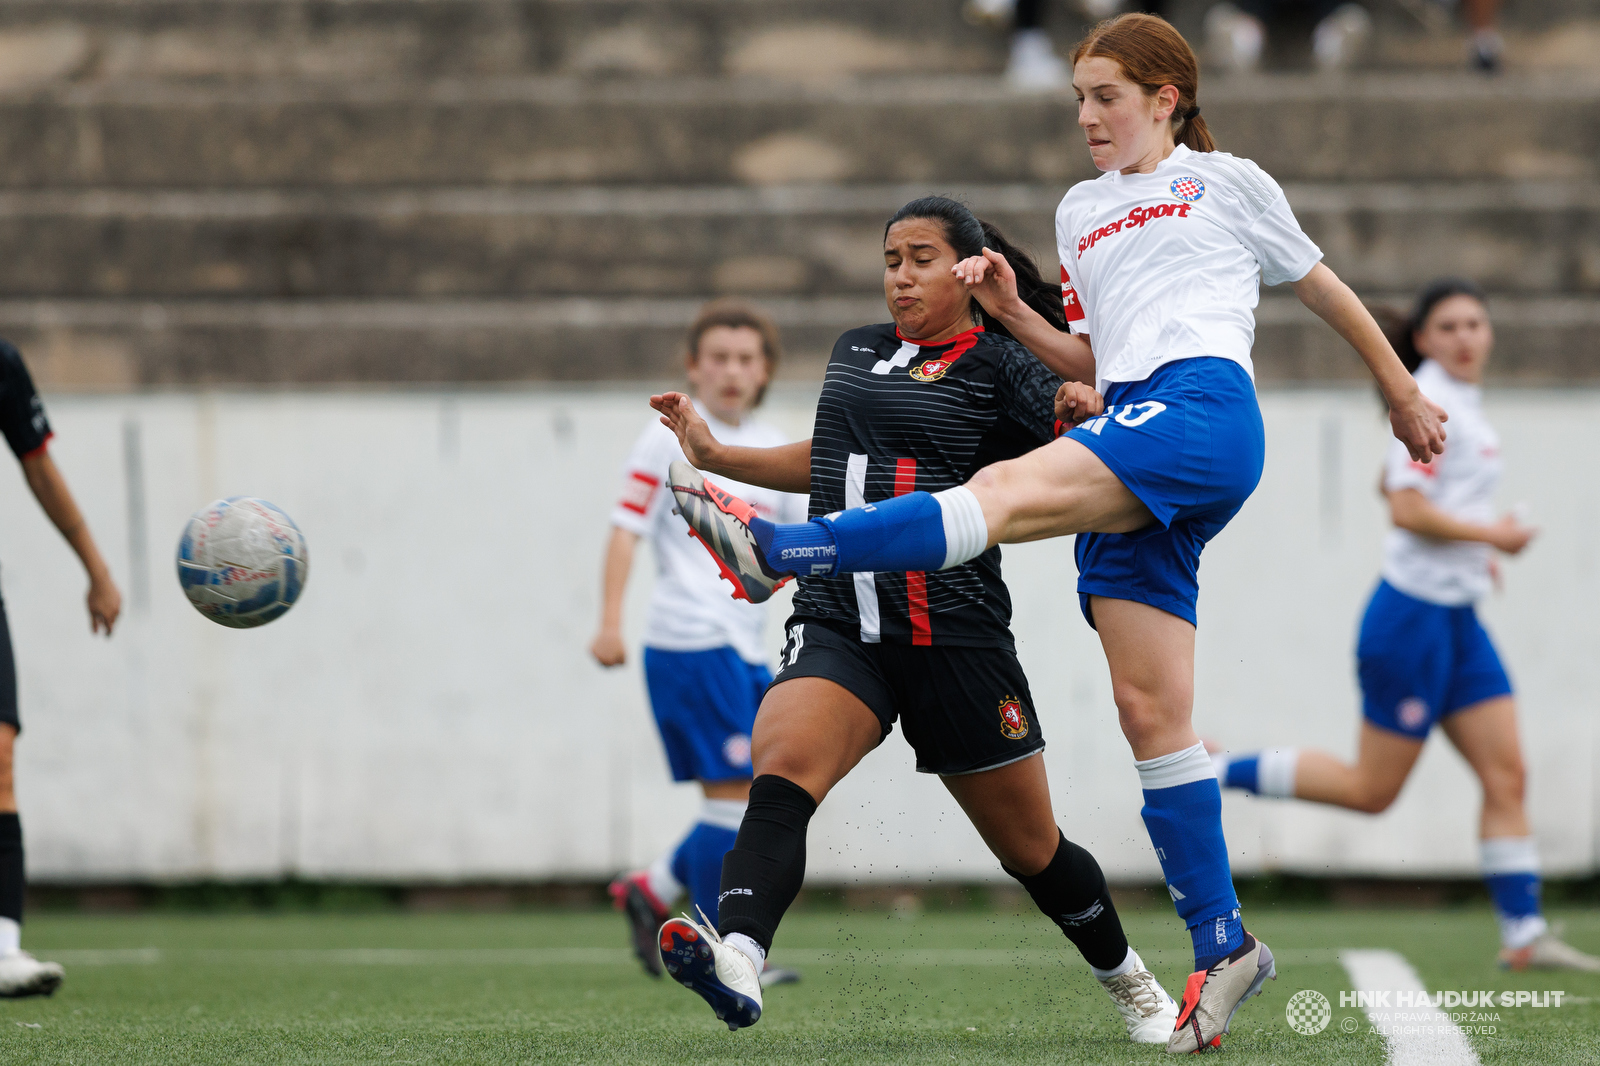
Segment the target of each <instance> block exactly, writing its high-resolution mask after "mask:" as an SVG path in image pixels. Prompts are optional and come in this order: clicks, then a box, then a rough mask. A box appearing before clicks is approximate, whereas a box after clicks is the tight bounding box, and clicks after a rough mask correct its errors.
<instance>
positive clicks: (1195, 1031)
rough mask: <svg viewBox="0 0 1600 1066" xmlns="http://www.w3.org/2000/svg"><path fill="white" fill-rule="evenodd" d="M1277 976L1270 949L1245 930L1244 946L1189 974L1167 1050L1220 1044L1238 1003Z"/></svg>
mask: <svg viewBox="0 0 1600 1066" xmlns="http://www.w3.org/2000/svg"><path fill="white" fill-rule="evenodd" d="M1277 976H1278V967H1277V965H1276V964H1275V963H1274V962H1273V961H1272V951H1271V949H1270V948H1268V947H1267V945H1265V944H1263V943H1262V942H1261V941H1259V940H1257V939H1256V938H1255V937H1253V936H1251V935H1250V934H1249V933H1245V935H1244V946H1242V947H1241V948H1239V950H1238V951H1235V952H1234V953H1233V954H1232V955H1229V956H1228V957H1227V958H1225V959H1223V960H1222V961H1221V962H1219V963H1217V964H1216V965H1215V966H1213V967H1211V969H1209V970H1196V971H1195V972H1194V973H1192V974H1190V975H1189V982H1188V984H1187V985H1185V986H1184V989H1183V1003H1182V1004H1181V1005H1180V1006H1179V1008H1178V1020H1177V1023H1176V1024H1175V1026H1174V1027H1173V1030H1172V1037H1171V1038H1170V1039H1169V1040H1168V1041H1167V1052H1168V1053H1169V1054H1173V1055H1188V1054H1192V1053H1194V1052H1197V1051H1203V1050H1205V1049H1206V1048H1208V1047H1213V1048H1220V1047H1221V1046H1222V1034H1223V1033H1226V1032H1227V1031H1228V1026H1230V1025H1232V1024H1233V1016H1234V1015H1235V1014H1237V1013H1238V1012H1239V1007H1240V1006H1242V1005H1243V1003H1244V1001H1245V1000H1247V999H1249V998H1250V997H1251V996H1253V995H1256V994H1257V993H1259V992H1260V991H1261V986H1262V985H1264V984H1266V982H1267V978H1269V977H1271V978H1273V979H1276V978H1277Z"/></svg>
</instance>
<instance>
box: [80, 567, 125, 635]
mask: <svg viewBox="0 0 1600 1066" xmlns="http://www.w3.org/2000/svg"><path fill="white" fill-rule="evenodd" d="M86 599H87V600H88V604H89V632H91V633H98V632H100V631H101V630H102V629H103V630H105V634H106V636H108V637H109V636H110V635H111V627H112V626H114V625H116V624H117V616H118V615H120V614H121V613H122V593H121V592H120V591H118V589H117V583H116V582H115V581H112V580H111V578H109V577H100V578H95V579H93V580H91V581H90V582H89V595H88V596H87V597H86Z"/></svg>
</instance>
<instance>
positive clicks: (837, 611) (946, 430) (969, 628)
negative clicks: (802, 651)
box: [794, 324, 1061, 648]
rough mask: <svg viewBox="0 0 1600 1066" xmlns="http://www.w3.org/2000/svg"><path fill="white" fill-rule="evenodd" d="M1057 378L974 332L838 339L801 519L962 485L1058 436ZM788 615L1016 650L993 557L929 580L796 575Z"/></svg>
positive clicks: (866, 333)
mask: <svg viewBox="0 0 1600 1066" xmlns="http://www.w3.org/2000/svg"><path fill="white" fill-rule="evenodd" d="M1060 385H1061V380H1060V379H1059V378H1057V377H1056V376H1055V375H1054V374H1052V373H1051V372H1050V371H1049V370H1048V369H1046V368H1045V366H1044V365H1043V364H1042V363H1040V362H1039V361H1038V360H1037V359H1035V358H1034V357H1033V356H1032V355H1031V354H1030V353H1029V352H1028V350H1027V349H1026V348H1024V347H1022V345H1020V344H1018V343H1017V342H1016V341H1014V340H1011V339H1010V338H1008V337H1003V336H1000V335H998V334H994V333H987V332H985V331H984V330H983V329H982V328H975V329H971V330H969V331H967V332H966V333H963V334H961V335H960V336H958V337H955V338H954V339H952V340H949V341H946V342H945V343H944V344H939V345H926V346H924V345H919V344H916V343H914V342H911V341H907V340H904V339H902V338H901V337H900V335H899V333H898V331H896V329H895V328H894V326H893V325H887V324H886V325H880V326H864V327H862V328H860V329H853V330H851V331H849V332H848V333H846V334H845V335H844V336H842V337H840V338H839V340H838V341H837V342H836V343H835V344H834V346H833V355H832V357H831V358H830V359H829V361H828V372H827V377H826V378H825V379H824V381H823V385H822V396H821V399H820V400H819V401H818V403H817V421H816V428H815V430H814V432H813V434H812V438H811V516H812V517H813V518H816V517H820V516H822V515H826V514H831V513H833V512H834V511H841V510H844V509H845V508H847V507H860V506H862V505H864V504H869V503H875V502H877V501H879V500H886V499H888V498H890V497H892V496H901V495H904V494H906V493H908V492H916V491H919V490H920V491H925V492H938V491H940V490H942V489H950V488H955V487H956V486H957V485H961V484H964V483H966V482H967V481H968V480H969V479H970V478H971V477H972V475H973V474H974V473H976V472H977V471H978V470H979V469H980V468H981V467H984V466H987V465H988V464H990V463H994V462H999V461H1000V460H1003V459H1012V458H1015V457H1016V456H1018V455H1021V454H1023V453H1024V452H1028V451H1032V450H1033V449H1034V448H1037V447H1038V446H1039V445H1041V444H1045V443H1047V442H1049V441H1050V440H1052V439H1054V437H1055V432H1056V431H1055V394H1056V390H1057V389H1058V388H1059V387H1060ZM794 612H795V617H796V618H799V619H802V620H817V621H822V622H827V623H832V624H833V625H835V626H836V627H841V628H849V629H852V630H858V631H859V633H860V637H861V639H862V640H863V641H866V642H868V643H878V642H880V641H881V642H886V643H893V644H949V645H962V646H969V647H1005V648H1010V647H1013V646H1014V641H1013V640H1012V637H1011V629H1010V623H1011V596H1010V593H1008V592H1007V591H1006V586H1005V582H1004V581H1002V580H1001V577H1000V549H999V548H990V549H989V550H988V551H986V552H984V553H983V554H982V555H980V556H978V557H977V558H976V559H974V560H972V561H971V562H969V563H965V564H963V565H961V566H955V567H951V568H950V569H948V570H940V571H938V572H936V573H920V572H918V573H892V574H886V573H880V574H842V575H836V576H832V577H802V578H801V579H800V587H799V589H798V591H797V592H796V593H795V597H794Z"/></svg>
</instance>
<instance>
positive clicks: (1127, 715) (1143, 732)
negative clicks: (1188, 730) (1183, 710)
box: [1111, 684, 1174, 750]
mask: <svg viewBox="0 0 1600 1066" xmlns="http://www.w3.org/2000/svg"><path fill="white" fill-rule="evenodd" d="M1111 696H1112V699H1113V700H1114V701H1115V702H1116V704H1117V720H1118V722H1119V723H1120V724H1121V726H1122V735H1123V736H1125V737H1127V738H1128V743H1129V744H1131V745H1133V747H1134V749H1135V750H1138V749H1140V748H1141V747H1143V746H1144V745H1145V744H1147V743H1150V742H1153V741H1156V740H1158V739H1159V738H1160V736H1161V735H1162V734H1163V733H1164V732H1165V731H1166V730H1168V729H1170V728H1171V727H1172V725H1173V721H1174V715H1173V710H1172V707H1171V706H1169V703H1170V701H1168V700H1164V699H1162V698H1161V697H1160V696H1158V695H1157V694H1156V693H1154V692H1150V691H1148V690H1146V689H1142V688H1139V687H1137V686H1134V685H1128V684H1113V686H1112V693H1111Z"/></svg>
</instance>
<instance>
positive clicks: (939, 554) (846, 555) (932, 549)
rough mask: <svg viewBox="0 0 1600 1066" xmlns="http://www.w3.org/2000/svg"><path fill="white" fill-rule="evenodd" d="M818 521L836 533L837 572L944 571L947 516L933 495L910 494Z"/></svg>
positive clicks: (841, 512)
mask: <svg viewBox="0 0 1600 1066" xmlns="http://www.w3.org/2000/svg"><path fill="white" fill-rule="evenodd" d="M820 521H822V522H825V523H826V524H827V525H829V526H830V527H831V528H832V531H833V539H834V541H835V542H836V543H837V544H838V545H839V563H838V567H837V572H838V573H841V574H854V573H862V572H875V571H879V570H884V571H895V570H938V569H939V568H940V567H942V566H944V560H945V548H946V545H945V539H944V511H943V510H942V509H941V508H940V506H939V501H938V500H936V499H934V498H933V496H932V495H931V494H930V493H926V492H908V493H906V494H905V495H904V496H896V497H894V498H893V499H890V500H883V501H881V502H879V503H872V504H868V505H867V506H865V507H852V508H851V509H850V510H848V511H840V512H839V513H838V514H835V515H830V516H829V517H827V518H824V519H821V520H820Z"/></svg>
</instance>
